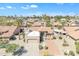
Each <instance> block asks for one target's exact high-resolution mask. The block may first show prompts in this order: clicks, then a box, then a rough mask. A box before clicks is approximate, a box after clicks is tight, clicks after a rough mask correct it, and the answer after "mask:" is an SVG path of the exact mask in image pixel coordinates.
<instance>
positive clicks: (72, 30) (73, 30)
mask: <svg viewBox="0 0 79 59" xmlns="http://www.w3.org/2000/svg"><path fill="white" fill-rule="evenodd" d="M64 29H65V31H66V33H68V35H70V36H71V37H73V38H74V39H76V40H77V39H79V27H64Z"/></svg>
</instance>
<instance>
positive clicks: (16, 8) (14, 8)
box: [0, 3, 79, 15]
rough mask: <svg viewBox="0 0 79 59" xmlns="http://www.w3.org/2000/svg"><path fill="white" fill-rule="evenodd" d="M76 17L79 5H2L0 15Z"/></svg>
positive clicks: (0, 5)
mask: <svg viewBox="0 0 79 59" xmlns="http://www.w3.org/2000/svg"><path fill="white" fill-rule="evenodd" d="M33 14H35V15H42V14H48V15H76V14H79V4H78V3H0V15H33Z"/></svg>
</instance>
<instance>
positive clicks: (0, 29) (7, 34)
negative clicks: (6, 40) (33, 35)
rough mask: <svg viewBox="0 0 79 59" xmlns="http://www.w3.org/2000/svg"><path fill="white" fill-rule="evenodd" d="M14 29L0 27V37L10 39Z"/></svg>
mask: <svg viewBox="0 0 79 59" xmlns="http://www.w3.org/2000/svg"><path fill="white" fill-rule="evenodd" d="M16 28H17V26H0V33H2V34H1V35H0V36H1V37H10V36H11V35H13V33H14V31H15V30H16Z"/></svg>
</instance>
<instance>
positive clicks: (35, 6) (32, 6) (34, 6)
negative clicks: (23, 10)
mask: <svg viewBox="0 0 79 59" xmlns="http://www.w3.org/2000/svg"><path fill="white" fill-rule="evenodd" d="M30 7H31V8H37V7H38V6H37V5H30Z"/></svg>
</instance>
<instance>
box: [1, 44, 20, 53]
mask: <svg viewBox="0 0 79 59" xmlns="http://www.w3.org/2000/svg"><path fill="white" fill-rule="evenodd" d="M18 47H19V46H18V45H16V44H0V48H5V49H6V52H7V53H9V52H14V51H15V50H16V49H17V48H18Z"/></svg>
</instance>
